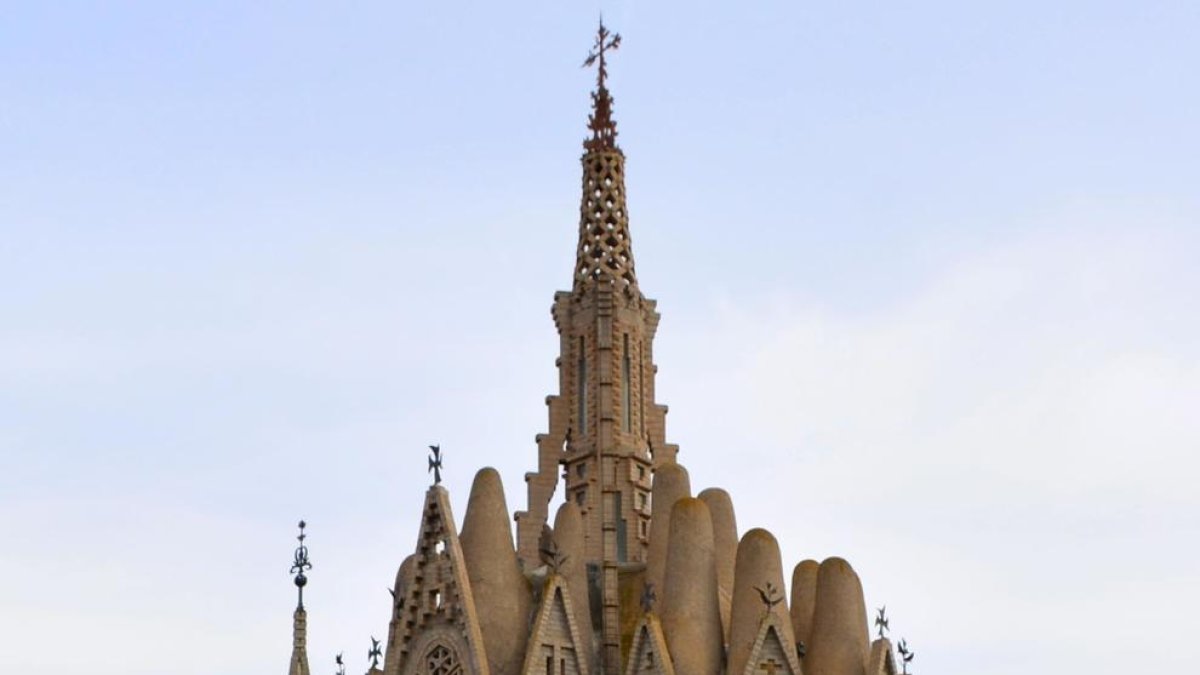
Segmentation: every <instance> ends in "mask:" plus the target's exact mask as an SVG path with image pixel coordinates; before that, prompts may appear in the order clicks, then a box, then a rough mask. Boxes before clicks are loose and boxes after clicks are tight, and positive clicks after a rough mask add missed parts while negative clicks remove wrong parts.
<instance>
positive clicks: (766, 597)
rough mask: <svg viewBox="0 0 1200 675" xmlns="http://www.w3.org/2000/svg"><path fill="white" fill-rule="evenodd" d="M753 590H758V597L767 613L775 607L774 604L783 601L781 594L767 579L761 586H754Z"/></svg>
mask: <svg viewBox="0 0 1200 675" xmlns="http://www.w3.org/2000/svg"><path fill="white" fill-rule="evenodd" d="M754 590H756V591H758V597H759V599H760V600H762V603H763V605H765V606H766V608H767V613H768V614H770V613H771V612H772V611H773V610H774V609H775V605H778V604H779V603H781V602H783V596H782V595H780V594H779V589H778V588H775V584H773V583H771V582H769V581H768V582H767V583H766V585H764V586H762V587H759V586H755V587H754Z"/></svg>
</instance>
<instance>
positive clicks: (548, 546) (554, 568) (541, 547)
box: [538, 523, 570, 574]
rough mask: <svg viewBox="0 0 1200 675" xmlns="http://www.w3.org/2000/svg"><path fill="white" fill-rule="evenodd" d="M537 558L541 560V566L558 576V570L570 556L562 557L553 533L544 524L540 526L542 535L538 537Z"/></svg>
mask: <svg viewBox="0 0 1200 675" xmlns="http://www.w3.org/2000/svg"><path fill="white" fill-rule="evenodd" d="M538 557H539V558H541V560H542V564H543V565H545V566H546V567H548V568H550V571H551V572H553V573H555V574H558V571H559V569H560V568H562V566H563V565H565V564H566V563H567V560H569V559H570V556H567V555H563V553H562V551H560V550H559V548H558V540H557V539H555V538H554V531H553V530H551V529H550V526H549V525H546V524H545V523H543V524H542V535H541V536H540V537H538Z"/></svg>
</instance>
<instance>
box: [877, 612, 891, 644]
mask: <svg viewBox="0 0 1200 675" xmlns="http://www.w3.org/2000/svg"><path fill="white" fill-rule="evenodd" d="M876 611H877V612H879V615H878V616H876V617H875V627H876V628H878V629H879V639H880V640H882V639H883V634H884V633H886V632H888V618H887V605H884V606H883V607H880V608H879V609H878V610H876Z"/></svg>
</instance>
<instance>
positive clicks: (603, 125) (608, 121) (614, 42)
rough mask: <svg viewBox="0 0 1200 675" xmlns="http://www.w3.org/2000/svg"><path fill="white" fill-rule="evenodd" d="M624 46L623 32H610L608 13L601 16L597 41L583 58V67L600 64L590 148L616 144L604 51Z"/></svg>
mask: <svg viewBox="0 0 1200 675" xmlns="http://www.w3.org/2000/svg"><path fill="white" fill-rule="evenodd" d="M620 46H621V34H620V33H609V31H608V29H607V28H605V27H604V17H603V16H601V17H600V28H599V30H597V31H596V44H595V45H593V47H592V51H590V52H588V56H587V58H586V59H584V61H583V67H584V68H589V67H591V66H592V65H598V67H597V68H596V91H595V92H593V93H592V108H593V111H592V114H591V116H590V117H589V118H588V129H591V131H592V138H590V139H588V140H587V141H584V143H583V146H584V148H586V149H588V150H603V149H607V150H611V149H613V148H614V147H616V138H617V123H616V122H614V121H613V118H612V103H613V100H612V95H611V94H609V93H608V87H607V86H606V84H605V83H606V81H607V80H608V66H607V64H606V62H605V60H604V53H605V52H607V51H616V50H617V49H618V48H619V47H620Z"/></svg>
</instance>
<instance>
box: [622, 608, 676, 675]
mask: <svg viewBox="0 0 1200 675" xmlns="http://www.w3.org/2000/svg"><path fill="white" fill-rule="evenodd" d="M625 675H675V667H674V665H673V664H672V663H671V656H670V653H669V652H668V651H667V641H666V640H665V639H664V638H663V632H662V625H661V624H659V623H658V617H656V616H654V615H653V614H647V615H645V616H644V617H642V621H641V623H639V624H638V627H637V630H636V631H634V634H633V642H632V643H631V644H630V645H629V665H628V666H627V667H626V668H625Z"/></svg>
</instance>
